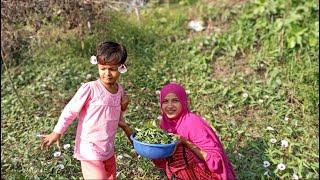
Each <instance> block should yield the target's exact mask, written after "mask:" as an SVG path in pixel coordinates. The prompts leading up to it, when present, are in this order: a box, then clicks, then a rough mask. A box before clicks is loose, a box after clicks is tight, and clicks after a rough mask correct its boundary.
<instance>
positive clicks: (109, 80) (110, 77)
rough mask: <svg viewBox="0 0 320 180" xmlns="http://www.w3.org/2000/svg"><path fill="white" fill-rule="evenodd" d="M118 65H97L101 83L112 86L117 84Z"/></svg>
mask: <svg viewBox="0 0 320 180" xmlns="http://www.w3.org/2000/svg"><path fill="white" fill-rule="evenodd" d="M118 66H119V65H118V64H112V63H107V64H105V65H102V64H98V69H99V75H100V79H101V80H102V81H103V83H105V84H108V85H113V84H115V83H116V82H117V80H118V79H119V76H120V72H119V71H118Z"/></svg>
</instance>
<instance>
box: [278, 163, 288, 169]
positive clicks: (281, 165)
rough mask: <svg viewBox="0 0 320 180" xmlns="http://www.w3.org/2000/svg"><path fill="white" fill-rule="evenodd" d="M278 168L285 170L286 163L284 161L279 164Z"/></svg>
mask: <svg viewBox="0 0 320 180" xmlns="http://www.w3.org/2000/svg"><path fill="white" fill-rule="evenodd" d="M277 169H279V170H280V171H283V170H285V169H286V165H284V164H283V163H280V164H278V166H277Z"/></svg>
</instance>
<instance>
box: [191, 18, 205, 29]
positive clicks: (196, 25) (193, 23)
mask: <svg viewBox="0 0 320 180" xmlns="http://www.w3.org/2000/svg"><path fill="white" fill-rule="evenodd" d="M188 27H189V28H190V29H193V30H195V31H202V30H204V29H205V28H204V27H203V22H202V21H197V20H195V21H190V22H189V23H188Z"/></svg>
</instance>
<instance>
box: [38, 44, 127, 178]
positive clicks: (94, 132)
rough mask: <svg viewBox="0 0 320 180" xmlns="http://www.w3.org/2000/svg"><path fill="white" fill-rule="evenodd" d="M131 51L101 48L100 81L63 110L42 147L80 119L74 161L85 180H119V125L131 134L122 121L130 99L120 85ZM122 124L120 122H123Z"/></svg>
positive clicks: (97, 60) (94, 58) (98, 58)
mask: <svg viewBox="0 0 320 180" xmlns="http://www.w3.org/2000/svg"><path fill="white" fill-rule="evenodd" d="M126 59H127V51H126V49H125V47H124V46H122V45H120V44H118V43H115V42H104V43H102V44H100V45H99V46H98V47H97V50H96V56H92V57H91V59H90V61H91V63H92V64H98V65H97V66H98V71H99V76H100V78H99V79H98V80H96V81H91V82H88V83H84V84H83V85H82V86H81V87H80V88H79V89H78V91H77V92H76V94H75V95H74V96H73V98H72V99H71V100H70V102H69V103H68V104H67V105H66V106H65V108H64V109H63V111H62V113H61V115H60V118H59V120H58V123H57V124H56V126H55V127H54V130H53V132H52V133H51V134H49V135H44V136H43V138H42V142H41V146H42V148H43V147H49V146H50V145H51V144H52V143H54V142H55V141H57V142H58V143H59V141H60V137H61V135H62V134H63V133H64V132H65V131H66V130H67V127H68V126H69V125H70V124H71V122H72V121H73V120H74V119H75V118H77V117H78V120H79V121H78V126H77V133H76V139H75V148H74V157H75V158H77V159H78V160H80V161H81V169H82V174H83V177H84V179H116V162H115V155H114V154H115V153H114V141H115V135H116V131H117V127H118V125H119V126H120V127H121V128H122V129H123V130H124V131H125V133H126V134H127V136H130V134H131V130H130V128H129V126H128V125H127V124H126V123H125V122H124V120H123V118H122V111H124V110H125V109H126V108H127V105H128V103H129V100H128V97H127V96H126V95H125V94H124V90H123V87H122V86H121V85H120V84H118V83H117V80H118V79H119V76H120V73H124V72H126V67H125V65H124V63H125V62H126ZM119 120H120V121H119Z"/></svg>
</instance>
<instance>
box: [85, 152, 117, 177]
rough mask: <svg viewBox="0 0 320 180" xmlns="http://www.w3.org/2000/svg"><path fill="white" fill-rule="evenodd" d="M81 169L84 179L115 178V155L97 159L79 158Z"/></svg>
mask: <svg viewBox="0 0 320 180" xmlns="http://www.w3.org/2000/svg"><path fill="white" fill-rule="evenodd" d="M81 169H82V174H83V178H84V179H107V180H115V179H116V159H115V156H112V157H111V158H109V159H107V160H104V161H99V160H89V161H85V160H81Z"/></svg>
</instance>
